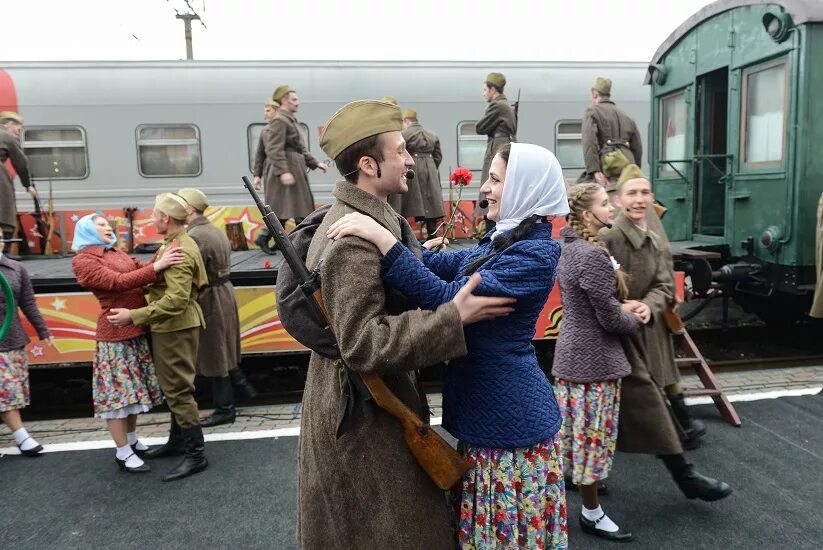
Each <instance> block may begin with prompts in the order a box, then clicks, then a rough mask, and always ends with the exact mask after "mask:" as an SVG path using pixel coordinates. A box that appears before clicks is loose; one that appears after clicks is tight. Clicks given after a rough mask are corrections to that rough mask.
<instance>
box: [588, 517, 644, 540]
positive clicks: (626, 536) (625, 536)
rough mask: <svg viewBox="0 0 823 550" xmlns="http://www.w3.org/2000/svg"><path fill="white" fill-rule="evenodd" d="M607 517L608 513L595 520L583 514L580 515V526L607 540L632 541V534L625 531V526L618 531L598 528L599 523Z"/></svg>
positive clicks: (589, 532) (591, 533)
mask: <svg viewBox="0 0 823 550" xmlns="http://www.w3.org/2000/svg"><path fill="white" fill-rule="evenodd" d="M604 517H606V514H603V515H602V516H600V519H596V520H594V521H592V520H589V519H586V518H585V517H583V515H582V514H581V515H580V528H581V529H583V532H584V533H588V534H590V535H594V536H596V537H600V538H602V539H606V540H612V541H614V542H630V541H631V540H632V534H631V533H629V532H628V531H624V530H623V528H622V527H621V528H619V529H618V530H617V531H614V532H611V531H604V530H603V529H598V528H597V524H598V523H600V521H601V520H602V519H603V518H604Z"/></svg>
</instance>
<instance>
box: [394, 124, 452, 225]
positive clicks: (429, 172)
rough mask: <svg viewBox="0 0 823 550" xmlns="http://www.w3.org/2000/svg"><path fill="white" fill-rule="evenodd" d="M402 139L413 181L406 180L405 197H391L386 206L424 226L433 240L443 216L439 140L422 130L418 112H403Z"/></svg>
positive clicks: (432, 134)
mask: <svg viewBox="0 0 823 550" xmlns="http://www.w3.org/2000/svg"><path fill="white" fill-rule="evenodd" d="M403 139H405V140H406V151H408V152H409V154H410V155H411V156H412V158H413V159H414V178H413V179H411V180H408V186H409V190H408V191H407V192H406V193H403V194H402V195H401V194H397V195H392V196H391V197H389V204H391V206H392V208H394V210H395V211H396V212H398V213H399V214H400V215H401V216H403V217H404V218H409V217H412V218H414V219H416V220H417V221H423V222H425V224H426V233H427V234H428V238H430V239H431V238H433V237H434V233H435V230H436V229H437V220H438V219H440V218H442V217H443V216H444V215H445V212H444V210H443V191H442V190H441V189H440V173H439V172H438V169H439V168H440V161H442V160H443V153H442V152H441V150H440V138H438V137H437V134H435V133H434V132H432V131H431V130H427V129H425V128H423V126H422V125H421V124H420V122H419V121H418V120H417V111H415V110H414V109H406V110H405V111H403Z"/></svg>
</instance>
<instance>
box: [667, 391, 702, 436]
mask: <svg viewBox="0 0 823 550" xmlns="http://www.w3.org/2000/svg"><path fill="white" fill-rule="evenodd" d="M669 402H670V403H671V404H672V411H673V412H674V416H675V418H677V422H678V423H679V424H680V426H681V427H682V428H683V432H684V433H685V435H686V439H685V441H683V447H684V448H686V449H696V448H697V446H698V440H699V439H700V438H701V437H703V436H704V435H706V424H704V423H703V421H701V420H698V419H696V418H693V417H692V415H691V413H690V412H689V407H688V406H687V405H686V399H685V397H684V396H683V394H682V393H681V394H679V395H674V396H670V397H669Z"/></svg>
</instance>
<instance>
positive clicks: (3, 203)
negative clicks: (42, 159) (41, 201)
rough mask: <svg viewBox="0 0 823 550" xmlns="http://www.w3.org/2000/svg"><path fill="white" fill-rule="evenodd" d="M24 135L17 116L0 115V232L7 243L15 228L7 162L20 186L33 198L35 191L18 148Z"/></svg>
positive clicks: (11, 187) (14, 114) (15, 212)
mask: <svg viewBox="0 0 823 550" xmlns="http://www.w3.org/2000/svg"><path fill="white" fill-rule="evenodd" d="M22 132H23V118H22V117H21V116H20V115H18V114H17V113H13V112H11V111H4V112H2V113H0V231H2V232H3V236H4V237H5V239H6V240H9V239H11V238H12V237H13V236H14V230H15V228H16V227H17V203H16V201H15V198H14V181H13V180H12V178H11V174H9V172H8V170H7V169H6V160H8V159H11V165H12V166H13V167H14V170H15V172H17V176H18V177H19V178H20V184H21V185H22V186H23V187H24V188H25V189H26V191H28V192H29V194H30V195H31V196H32V198H34V197H36V196H37V190H36V189H35V188H34V184H33V183H32V181H31V175H30V174H29V163H28V160H27V159H26V155H25V154H24V153H23V147H22V145H21V144H20V135H21V133H22Z"/></svg>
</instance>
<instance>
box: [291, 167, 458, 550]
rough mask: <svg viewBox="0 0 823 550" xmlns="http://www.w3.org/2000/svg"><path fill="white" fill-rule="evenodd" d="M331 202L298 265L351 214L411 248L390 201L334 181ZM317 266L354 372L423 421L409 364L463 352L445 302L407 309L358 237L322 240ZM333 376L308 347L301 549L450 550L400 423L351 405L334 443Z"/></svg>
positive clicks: (443, 515) (336, 384)
mask: <svg viewBox="0 0 823 550" xmlns="http://www.w3.org/2000/svg"><path fill="white" fill-rule="evenodd" d="M334 196H335V198H336V200H335V202H334V204H333V205H332V207H331V209H330V210H329V212H328V214H326V217H325V219H324V220H323V223H322V224H321V225H320V226H319V228H318V229H317V233H316V234H315V237H314V240H313V241H312V244H311V247H310V248H309V253H308V258H307V263H308V265H309V266H314V265H315V264H316V262H317V258H318V257H319V254H320V251H321V250H322V249H323V248H324V247H325V246H326V245H327V240H326V238H325V234H326V229H327V228H328V226H329V225H330V224H331V223H332V222H334V221H336V220H338V219H340V218H341V217H342V216H343V215H344V214H347V213H349V212H353V211H355V210H357V211H360V212H362V213H364V214H366V215H368V216H371V217H372V218H374V219H375V220H377V222H378V223H380V224H381V225H383V226H385V227H386V228H388V229H389V230H391V231H392V232H393V233H394V234H395V235H396V236H397V237H398V238H399V239H402V242H403V243H404V244H405V245H406V246H408V247H409V248H412V249H413V250H414V251H415V252H416V253H418V254H419V250H420V249H419V245H418V244H417V241H416V239H415V237H414V234H413V232H412V230H411V227H409V225H408V223H407V222H406V221H405V220H403V219H402V218H400V217H398V216H397V214H396V213H395V212H394V210H392V209H391V208H390V207H389V206H388V205H387V203H385V202H382V201H380V200H378V199H377V198H375V197H374V196H373V195H370V194H368V193H366V192H365V191H363V190H361V189H359V188H358V187H357V186H355V185H353V184H351V183H348V182H340V183H338V184H337V186H336V187H335V190H334ZM328 246H329V249H328V251H327V252H326V256H325V261H324V262H323V266H322V269H321V280H322V285H323V298H324V302H325V305H326V309H327V310H328V314H329V318H330V322H331V327H332V329H333V330H334V332H335V334H336V335H337V339H338V341H339V343H340V351H341V354H342V356H343V358H344V359H345V360H346V363H347V364H348V365H349V367H350V368H351V369H353V370H355V371H358V372H368V373H380V374H382V375H383V379H384V380H385V382H386V384H387V385H388V387H389V388H390V389H392V390H393V391H394V393H395V395H397V397H398V398H399V399H400V400H401V401H403V402H404V403H405V404H406V405H407V406H408V407H409V408H410V409H411V410H412V411H414V412H415V413H417V414H418V415H420V416H421V417H422V418H423V419H424V421H426V420H427V418H428V411H427V408H428V407H427V405H426V398H425V395H424V394H423V392H422V389H421V387H420V384H419V381H418V377H417V375H416V373H415V369H419V368H423V367H425V366H427V365H433V364H435V363H437V362H439V361H444V360H447V359H451V358H454V357H460V356H463V355H465V354H466V353H467V351H466V343H465V340H464V337H463V327H462V326H461V322H460V316H459V313H458V311H457V308H456V307H455V306H454V304H453V303H451V302H450V303H447V304H443V305H441V306H440V307H438V308H437V310H435V311H422V310H419V309H417V308H416V307H414V306H413V305H410V304H408V303H407V302H406V300H405V299H404V298H403V297H402V295H399V294H398V293H397V292H396V291H388V290H387V289H386V288H385V287H384V286H383V283H382V281H381V279H380V261H381V258H382V255H381V254H380V252H379V251H378V250H377V248H376V247H375V246H374V245H373V244H371V243H369V242H367V241H364V240H362V239H360V238H356V237H346V238H343V239H341V240H339V241H336V242H334V243H333V244H329V245H328ZM340 392H341V389H340V381H339V379H338V371H337V369H336V367H335V361H333V360H331V359H326V358H324V357H322V356H320V355H318V354H316V353H312V355H311V361H310V363H309V372H308V377H307V379H306V386H305V390H304V392H303V416H302V419H301V425H300V430H301V431H300V451H299V452H300V455H299V460H298V464H299V477H298V486H299V488H298V491H299V498H298V544H299V546H300V547H301V548H306V549H324V550H325V549H326V548H358V549H370V548H375V549H378V548H379V549H382V548H392V549H394V550H403V549H408V550H418V549H421V548H426V549H427V550H428V549H440V548H442V549H444V550H445V549H450V548H453V547H454V538H453V534H452V529H451V524H450V521H449V513H448V507H447V505H446V499H445V496H444V493H443V491H441V490H440V489H438V488H437V486H436V485H434V483H433V482H432V481H431V479H429V477H428V476H427V475H426V473H425V472H424V471H423V470H422V468H420V466H419V465H418V464H417V462H416V461H415V459H414V457H413V456H412V454H411V452H410V451H409V449H408V448H407V447H406V444H405V441H404V439H403V430H402V429H401V426H400V424H399V423H398V422H397V420H395V419H394V418H393V417H391V416H389V415H388V414H387V413H386V412H384V411H383V410H381V409H378V408H376V407H375V410H374V417H373V418H372V419H371V420H369V419H368V418H367V417H366V416H365V415H364V410H363V408H362V407H363V405H362V404H358V405H357V407H356V408H355V410H354V413H353V415H352V425H351V428H350V429H349V430H348V431H347V432H346V433H344V434H343V435H342V436H341V437H340V438H339V439H338V438H336V437H335V433H336V430H337V412H338V404H339V401H340Z"/></svg>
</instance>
